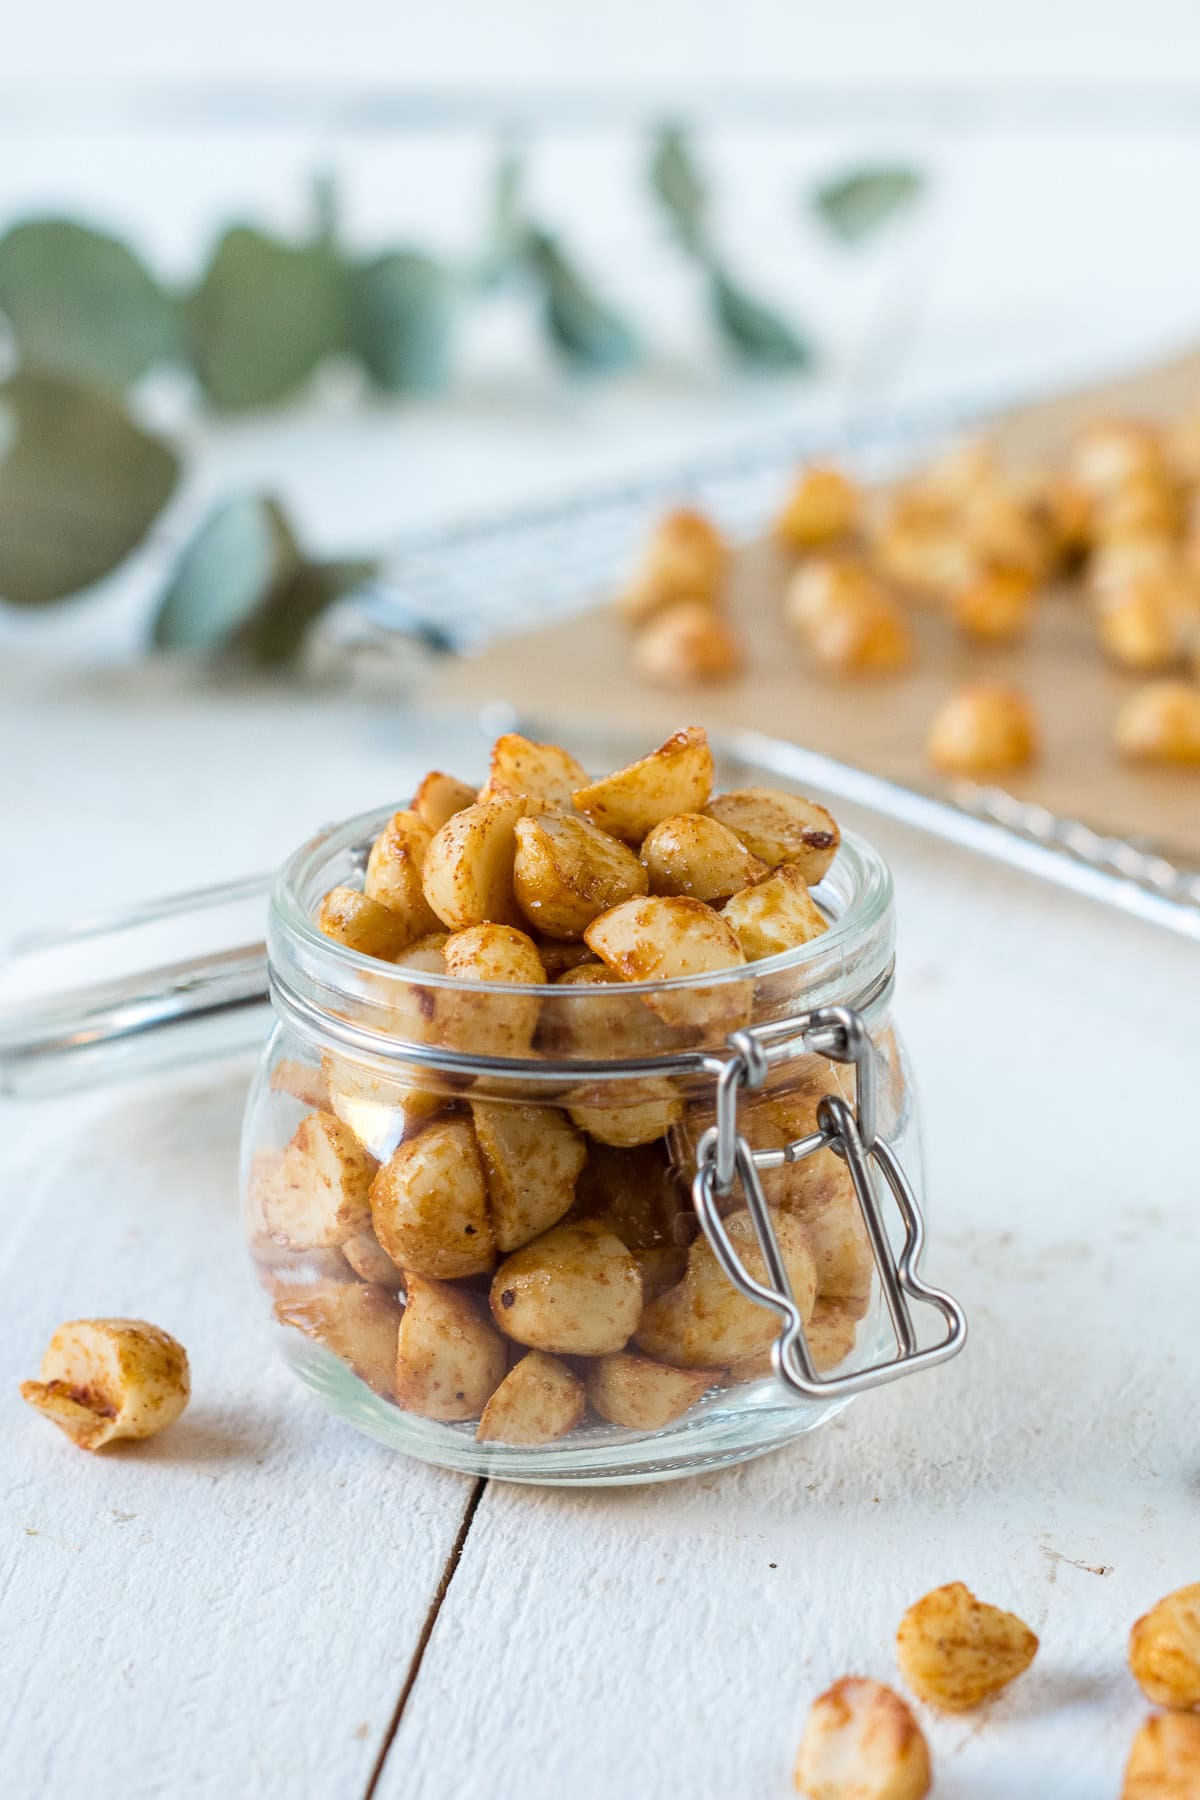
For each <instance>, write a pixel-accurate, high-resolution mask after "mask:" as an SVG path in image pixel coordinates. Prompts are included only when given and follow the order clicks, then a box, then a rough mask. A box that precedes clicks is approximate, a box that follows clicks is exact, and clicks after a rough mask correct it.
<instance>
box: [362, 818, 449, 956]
mask: <svg viewBox="0 0 1200 1800" xmlns="http://www.w3.org/2000/svg"><path fill="white" fill-rule="evenodd" d="M432 842H433V832H432V830H431V829H430V827H429V826H428V825H427V824H426V823H425V821H424V819H423V818H422V817H421V815H420V814H419V813H415V812H398V813H393V814H392V816H391V818H390V819H389V820H388V822H387V824H386V825H385V826H384V828H383V830H382V831H381V832H380V834H379V836H378V837H377V838H376V839H375V842H374V843H373V844H372V845H371V854H370V855H369V856H368V858H367V875H366V880H365V881H364V883H363V891H364V892H365V893H366V894H367V896H368V898H369V899H371V900H378V902H379V904H380V905H381V906H386V907H387V909H388V911H389V912H393V913H395V914H396V916H397V917H398V918H401V919H404V920H405V921H406V923H407V925H408V941H409V942H410V943H411V942H412V940H413V939H414V938H419V937H423V936H424V935H425V933H426V932H430V931H437V930H438V929H439V928H440V926H441V920H440V919H439V918H438V916H437V914H436V913H435V912H434V910H433V908H432V907H431V906H430V904H429V902H428V900H426V898H425V890H424V888H423V887H422V885H421V871H422V869H423V868H424V866H425V858H426V856H427V855H428V853H429V846H430V844H431V843H432Z"/></svg>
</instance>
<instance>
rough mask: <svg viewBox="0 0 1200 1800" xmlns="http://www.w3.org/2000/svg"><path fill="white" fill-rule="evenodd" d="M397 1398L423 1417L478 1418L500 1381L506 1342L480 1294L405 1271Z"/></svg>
mask: <svg viewBox="0 0 1200 1800" xmlns="http://www.w3.org/2000/svg"><path fill="white" fill-rule="evenodd" d="M404 1285H405V1288H406V1290H407V1299H406V1301H405V1306H404V1312H403V1315H402V1317H401V1319H400V1330H399V1334H398V1337H397V1344H396V1381H395V1389H396V1399H397V1401H398V1402H399V1404H400V1405H401V1406H402V1407H403V1408H404V1410H405V1411H406V1412H412V1413H417V1414H419V1416H420V1417H421V1418H423V1419H444V1420H455V1419H477V1418H478V1417H479V1415H480V1414H481V1413H482V1411H483V1409H484V1407H485V1406H486V1405H487V1403H488V1401H489V1400H490V1399H491V1397H492V1395H493V1394H494V1393H495V1391H496V1389H497V1388H498V1387H499V1386H500V1383H501V1382H502V1381H503V1380H504V1377H505V1374H506V1373H507V1368H508V1347H507V1345H506V1343H505V1341H504V1339H503V1338H502V1337H501V1335H500V1333H499V1332H498V1331H497V1330H496V1329H495V1327H494V1326H493V1325H492V1324H491V1322H490V1321H489V1319H488V1317H487V1309H486V1307H485V1305H484V1303H483V1302H482V1301H481V1300H480V1299H479V1297H478V1295H476V1294H472V1293H468V1292H466V1291H465V1290H464V1289H462V1288H460V1287H455V1286H454V1285H453V1283H451V1282H446V1281H429V1280H427V1279H426V1278H425V1277H424V1276H423V1275H406V1277H405V1284H404Z"/></svg>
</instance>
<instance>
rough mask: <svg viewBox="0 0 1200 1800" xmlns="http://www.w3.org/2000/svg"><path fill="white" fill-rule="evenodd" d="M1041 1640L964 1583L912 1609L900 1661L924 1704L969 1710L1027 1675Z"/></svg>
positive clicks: (902, 1633) (903, 1628)
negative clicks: (1022, 1675)
mask: <svg viewBox="0 0 1200 1800" xmlns="http://www.w3.org/2000/svg"><path fill="white" fill-rule="evenodd" d="M1037 1648H1038V1641H1037V1638H1036V1637H1035V1636H1034V1634H1033V1632H1032V1631H1030V1629H1029V1627H1028V1625H1026V1624H1024V1623H1023V1622H1022V1621H1021V1620H1020V1619H1018V1618H1017V1616H1016V1614H1015V1613H1010V1612H1004V1611H1002V1610H1001V1608H1000V1607H998V1606H989V1605H988V1604H987V1603H986V1602H985V1601H983V1600H977V1599H976V1598H975V1596H974V1594H973V1593H972V1592H971V1590H970V1588H968V1587H965V1586H964V1585H963V1583H962V1582H961V1581H952V1582H950V1583H949V1584H948V1585H947V1586H946V1587H940V1588H934V1589H933V1590H932V1592H931V1593H928V1594H926V1595H924V1597H923V1598H922V1599H920V1600H918V1601H916V1603H915V1604H914V1605H912V1606H910V1607H909V1609H908V1611H907V1612H906V1613H905V1615H904V1617H903V1618H902V1619H901V1621H900V1629H899V1631H898V1632H897V1633H896V1662H897V1664H898V1665H899V1669H900V1673H901V1675H903V1677H904V1679H905V1681H906V1682H907V1683H908V1685H909V1687H910V1688H911V1689H912V1691H913V1693H914V1694H916V1696H917V1698H918V1699H919V1700H924V1701H925V1702H926V1704H927V1705H929V1706H938V1707H940V1708H941V1709H942V1711H943V1712H967V1711H969V1710H970V1708H971V1707H973V1706H980V1705H982V1703H983V1702H984V1701H985V1700H988V1699H990V1698H991V1696H992V1695H993V1694H998V1693H999V1692H1000V1689H1001V1688H1004V1687H1007V1686H1008V1684H1009V1682H1010V1681H1015V1680H1016V1678H1017V1676H1018V1675H1021V1674H1024V1672H1025V1670H1026V1669H1027V1668H1028V1667H1029V1665H1030V1663H1031V1662H1032V1661H1033V1659H1034V1657H1035V1656H1036V1655H1037Z"/></svg>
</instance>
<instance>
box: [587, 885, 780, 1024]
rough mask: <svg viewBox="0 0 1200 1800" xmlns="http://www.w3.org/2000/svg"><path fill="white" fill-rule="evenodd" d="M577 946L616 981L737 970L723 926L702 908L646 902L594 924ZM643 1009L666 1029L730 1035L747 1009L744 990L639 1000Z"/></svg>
mask: <svg viewBox="0 0 1200 1800" xmlns="http://www.w3.org/2000/svg"><path fill="white" fill-rule="evenodd" d="M583 935H584V941H585V942H586V943H587V945H588V947H589V948H590V949H592V950H594V951H595V952H596V954H597V956H599V957H602V958H603V960H604V961H605V962H606V963H607V964H608V967H609V968H610V969H611V970H612V971H613V973H614V974H616V975H619V976H620V977H621V979H622V981H637V982H645V981H672V980H676V979H678V978H680V977H685V976H689V975H708V974H714V973H718V972H719V971H720V970H722V969H735V968H738V967H740V966H741V965H742V964H744V962H745V960H746V959H745V957H744V956H743V954H742V947H741V945H740V944H739V943H738V940H737V934H736V933H735V932H734V930H733V927H732V926H731V925H728V924H726V922H725V920H724V919H722V918H721V917H720V915H719V914H717V913H715V912H714V911H713V910H712V908H711V907H710V906H706V905H705V904H704V902H703V901H702V900H689V899H687V898H686V896H684V895H667V894H647V895H644V896H643V897H642V898H640V899H637V900H626V901H624V902H623V903H622V904H621V905H620V906H614V907H613V908H612V910H611V911H610V912H606V913H602V914H601V915H600V917H599V918H598V919H594V920H593V921H592V923H591V924H590V925H589V926H588V928H587V930H586V931H585V932H584V934H583ZM643 998H644V1000H645V1003H646V1005H647V1006H648V1007H649V1008H650V1010H651V1011H652V1012H655V1013H657V1014H658V1017H659V1018H660V1019H662V1020H663V1022H664V1024H667V1025H687V1026H708V1027H710V1028H712V1029H717V1028H719V1027H720V1026H721V1025H722V1024H723V1025H724V1026H725V1029H726V1030H730V1031H731V1030H733V1029H734V1024H733V1023H732V1022H731V1021H734V1020H735V1019H738V1020H740V1019H741V1017H742V1016H744V1014H745V1012H746V1011H747V1009H748V1006H749V995H748V994H747V993H746V992H745V990H744V984H742V983H740V982H739V983H733V984H731V985H730V988H729V989H727V990H726V991H725V992H722V990H721V989H720V988H696V989H692V990H685V991H682V992H680V993H676V994H671V993H668V992H663V993H658V994H646V995H644V996H643Z"/></svg>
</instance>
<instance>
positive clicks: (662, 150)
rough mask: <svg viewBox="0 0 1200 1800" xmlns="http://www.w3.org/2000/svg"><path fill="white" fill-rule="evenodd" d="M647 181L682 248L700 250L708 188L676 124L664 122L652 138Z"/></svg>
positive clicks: (701, 247)
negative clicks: (669, 218)
mask: <svg viewBox="0 0 1200 1800" xmlns="http://www.w3.org/2000/svg"><path fill="white" fill-rule="evenodd" d="M650 184H651V186H652V187H653V189H654V192H655V193H656V194H657V196H658V198H659V200H660V201H661V202H662V204H663V206H664V207H665V208H666V210H667V212H668V213H669V214H670V217H671V221H672V223H673V224H674V226H675V230H676V231H677V232H678V234H679V240H680V242H681V243H682V244H683V246H684V248H685V249H687V250H690V251H691V252H692V253H693V254H694V255H700V254H702V253H703V250H704V245H705V214H706V212H707V209H708V192H707V189H706V188H705V185H704V181H703V179H702V178H701V175H700V171H699V170H698V169H697V167H696V165H695V163H694V161H693V160H692V154H691V150H690V149H689V147H688V141H687V138H686V137H685V136H684V134H683V132H682V131H681V130H680V129H679V128H678V126H673V125H668V126H665V127H664V128H663V130H662V131H661V132H660V133H659V135H658V138H657V139H656V141H655V145H654V152H653V154H652V156H651V158H650Z"/></svg>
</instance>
